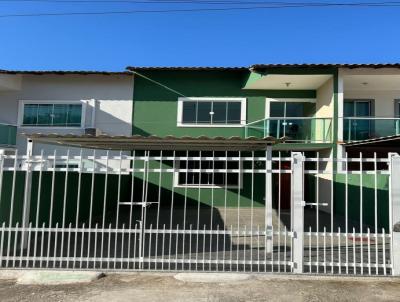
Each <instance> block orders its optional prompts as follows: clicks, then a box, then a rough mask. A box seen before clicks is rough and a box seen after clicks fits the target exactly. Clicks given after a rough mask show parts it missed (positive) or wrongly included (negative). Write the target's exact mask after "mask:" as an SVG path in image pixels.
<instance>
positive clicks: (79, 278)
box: [17, 271, 104, 285]
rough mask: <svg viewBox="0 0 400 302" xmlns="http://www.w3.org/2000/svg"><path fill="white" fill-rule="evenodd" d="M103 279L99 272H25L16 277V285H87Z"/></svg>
mask: <svg viewBox="0 0 400 302" xmlns="http://www.w3.org/2000/svg"><path fill="white" fill-rule="evenodd" d="M102 277H104V274H103V273H99V272H76V271H27V272H24V273H23V274H21V275H20V276H18V278H17V284H41V285H56V284H73V283H88V282H92V281H94V280H97V279H100V278H102Z"/></svg>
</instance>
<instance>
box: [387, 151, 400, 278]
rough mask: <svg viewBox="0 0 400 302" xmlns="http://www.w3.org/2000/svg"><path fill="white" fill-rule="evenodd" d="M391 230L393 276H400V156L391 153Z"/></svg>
mask: <svg viewBox="0 0 400 302" xmlns="http://www.w3.org/2000/svg"><path fill="white" fill-rule="evenodd" d="M389 159H390V167H389V169H390V170H389V171H390V183H389V202H390V204H389V230H390V233H391V235H392V240H391V242H392V244H391V248H392V250H391V262H392V274H393V275H394V276H399V275H400V155H399V154H397V153H390V154H389Z"/></svg>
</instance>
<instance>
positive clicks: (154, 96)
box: [132, 71, 316, 136]
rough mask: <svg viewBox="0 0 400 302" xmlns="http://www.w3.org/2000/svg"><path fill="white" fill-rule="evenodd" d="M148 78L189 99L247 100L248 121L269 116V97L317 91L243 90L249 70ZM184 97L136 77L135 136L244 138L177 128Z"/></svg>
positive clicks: (232, 132) (226, 131)
mask: <svg viewBox="0 0 400 302" xmlns="http://www.w3.org/2000/svg"><path fill="white" fill-rule="evenodd" d="M143 75H145V76H146V77H148V78H150V79H152V80H154V81H157V82H159V83H162V84H163V85H165V86H168V87H169V88H172V89H174V90H175V91H178V92H179V93H181V94H182V95H184V96H188V97H206V96H214V97H246V98H247V122H253V121H256V120H259V119H263V118H264V117H265V98H266V97H281V98H283V97H287V98H290V97H293V98H295V97H302V98H314V97H316V92H315V91H314V90H305V91H304V90H301V91H288V90H286V91H276V90H243V89H242V87H244V85H245V84H246V81H247V79H248V78H249V75H250V72H249V71H149V72H144V73H143ZM179 97H180V95H178V94H177V93H174V92H171V91H169V90H168V89H166V88H164V87H162V86H160V85H158V84H156V83H153V82H151V81H149V80H148V79H145V78H143V77H140V76H135V87H134V98H133V99H134V114H133V131H132V132H133V134H140V135H145V136H147V135H158V136H165V135H175V136H184V135H188V136H200V135H208V136H243V135H244V132H243V129H242V128H222V127H221V128H207V127H204V128H199V127H191V128H190V127H177V126H176V124H177V101H178V98H179Z"/></svg>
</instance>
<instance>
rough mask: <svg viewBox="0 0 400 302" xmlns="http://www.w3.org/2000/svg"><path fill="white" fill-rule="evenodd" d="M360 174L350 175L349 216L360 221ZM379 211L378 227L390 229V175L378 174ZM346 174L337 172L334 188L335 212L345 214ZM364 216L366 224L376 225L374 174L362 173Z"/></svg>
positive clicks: (372, 226)
mask: <svg viewBox="0 0 400 302" xmlns="http://www.w3.org/2000/svg"><path fill="white" fill-rule="evenodd" d="M360 184H361V177H360V175H349V176H348V196H349V200H350V202H349V203H348V216H349V219H351V220H353V221H360V212H361V202H360V200H361V199H360V196H361V191H360ZM376 194H377V213H378V215H377V216H378V228H385V231H388V230H389V228H388V227H389V176H388V175H378V177H377V190H376ZM345 196H346V176H345V175H344V174H337V176H336V181H335V189H334V200H335V213H336V214H339V215H342V216H344V215H345V208H346V207H345V204H346V203H345V200H346V199H345ZM362 197H363V198H362V208H363V210H362V217H363V222H364V224H365V225H368V226H370V227H371V230H372V229H373V228H374V227H375V177H374V175H368V174H365V173H364V174H363V175H362Z"/></svg>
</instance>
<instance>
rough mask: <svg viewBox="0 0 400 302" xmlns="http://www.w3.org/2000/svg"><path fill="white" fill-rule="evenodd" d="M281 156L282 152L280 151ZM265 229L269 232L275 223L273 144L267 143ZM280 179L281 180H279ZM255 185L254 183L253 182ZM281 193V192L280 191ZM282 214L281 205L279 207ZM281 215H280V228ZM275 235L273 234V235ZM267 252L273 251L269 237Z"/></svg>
mask: <svg viewBox="0 0 400 302" xmlns="http://www.w3.org/2000/svg"><path fill="white" fill-rule="evenodd" d="M279 156H280V152H279ZM265 157H266V160H265V231H266V232H268V231H269V230H270V229H271V228H272V225H273V221H272V212H273V209H272V146H270V145H267V147H266V152H265ZM279 181H280V180H279ZM253 185H254V184H253ZM279 194H280V192H279ZM278 212H279V214H280V207H278ZM280 218H281V217H280V216H279V215H278V221H279V223H278V230H279V229H280ZM266 235H267V234H266ZM273 236H274V235H273V234H272V237H273ZM265 248H266V252H267V253H273V248H274V247H273V243H272V240H269V239H268V237H267V245H266V247H265Z"/></svg>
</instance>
